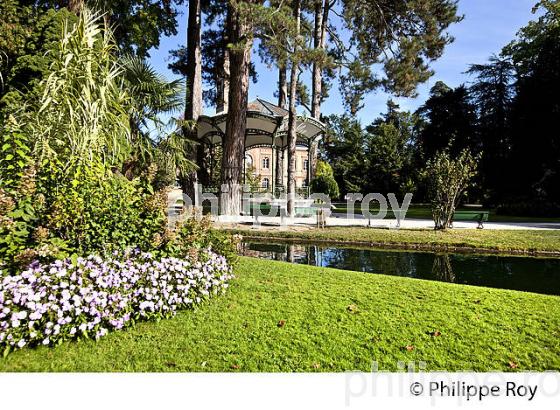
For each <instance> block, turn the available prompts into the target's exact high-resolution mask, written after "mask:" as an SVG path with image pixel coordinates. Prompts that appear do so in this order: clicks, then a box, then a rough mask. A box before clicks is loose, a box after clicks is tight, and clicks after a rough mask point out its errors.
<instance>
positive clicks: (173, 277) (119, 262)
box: [0, 250, 233, 354]
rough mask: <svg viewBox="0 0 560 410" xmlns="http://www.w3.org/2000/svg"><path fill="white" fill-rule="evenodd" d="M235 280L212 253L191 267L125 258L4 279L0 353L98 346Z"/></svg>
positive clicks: (135, 254) (37, 268)
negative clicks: (80, 341) (112, 334)
mask: <svg viewBox="0 0 560 410" xmlns="http://www.w3.org/2000/svg"><path fill="white" fill-rule="evenodd" d="M0 274H1V272H0ZM232 277H233V275H232V270H231V267H230V265H229V264H228V263H227V261H226V259H225V258H224V257H223V256H220V255H218V254H216V253H213V252H212V251H210V250H208V251H205V252H204V253H201V254H199V255H197V257H196V259H193V260H184V259H177V258H162V259H160V260H157V259H154V257H153V255H152V254H150V253H141V252H139V251H127V252H125V253H117V252H115V253H114V254H113V255H112V256H111V257H110V258H105V259H103V258H101V257H99V256H89V257H87V258H77V259H76V260H75V261H72V260H70V259H66V260H57V261H55V262H54V263H51V264H48V265H40V264H38V263H35V264H34V265H31V266H30V267H29V268H28V269H27V270H25V271H23V272H22V273H21V274H18V275H14V276H9V275H4V276H2V275H0V346H1V347H3V349H4V354H7V353H8V352H9V351H10V350H12V349H17V348H22V347H24V346H27V345H38V344H42V345H47V346H49V345H54V344H57V343H60V342H62V341H65V340H70V339H76V338H79V337H85V338H94V339H98V338H100V337H102V336H105V335H106V334H107V332H109V331H110V330H112V329H122V328H124V327H127V326H130V325H132V324H134V322H136V321H139V320H157V319H160V318H168V317H171V316H173V315H174V314H175V313H176V312H177V310H179V309H183V308H188V307H192V306H194V305H196V304H198V303H200V302H201V301H202V300H204V299H206V298H207V297H209V296H211V295H213V294H218V293H220V292H223V291H225V289H226V288H227V286H228V281H229V280H230V279H231V278H232Z"/></svg>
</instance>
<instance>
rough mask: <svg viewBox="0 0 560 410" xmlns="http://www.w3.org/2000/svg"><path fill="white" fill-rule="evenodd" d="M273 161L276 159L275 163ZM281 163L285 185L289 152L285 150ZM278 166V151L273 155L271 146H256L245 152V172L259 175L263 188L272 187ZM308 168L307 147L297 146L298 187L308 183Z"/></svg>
mask: <svg viewBox="0 0 560 410" xmlns="http://www.w3.org/2000/svg"><path fill="white" fill-rule="evenodd" d="M280 155H282V154H280ZM272 161H275V162H274V164H273V163H272ZM280 163H281V165H282V185H283V186H284V187H285V186H287V184H288V154H287V152H284V161H282V160H280ZM276 167H277V162H276V153H274V156H273V155H272V148H271V147H255V148H250V149H248V150H247V151H246V152H245V172H253V174H254V175H256V176H257V177H259V178H260V185H261V188H271V187H272V180H273V178H275V175H276ZM308 168H309V160H308V155H307V148H306V147H302V146H298V147H296V187H303V186H307V185H308V182H307V172H308ZM273 173H274V174H273Z"/></svg>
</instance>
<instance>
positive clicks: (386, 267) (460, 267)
mask: <svg viewBox="0 0 560 410" xmlns="http://www.w3.org/2000/svg"><path fill="white" fill-rule="evenodd" d="M242 253H243V254H244V255H246V256H254V257H258V258H266V259H273V260H279V261H286V262H291V263H298V264H305V265H313V266H323V267H331V268H338V269H346V270H354V271H361V272H370V273H380V274H386V275H396V276H408V277H413V278H419V279H429V280H437V281H443V282H450V283H462V284H468V285H476V286H488V287H495V288H503V289H516V290H524V291H529V292H537V293H546V294H554V295H560V259H539V258H529V257H504V256H481V255H471V254H440V253H438V254H434V253H420V252H405V251H383V250H373V249H359V248H339V247H331V246H328V247H325V246H318V245H307V244H306V245H302V244H293V243H286V244H282V243H274V244H273V243H255V242H250V243H244V244H243V246H242Z"/></svg>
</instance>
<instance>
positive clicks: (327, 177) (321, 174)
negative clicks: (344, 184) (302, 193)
mask: <svg viewBox="0 0 560 410" xmlns="http://www.w3.org/2000/svg"><path fill="white" fill-rule="evenodd" d="M311 192H313V193H320V194H325V195H328V196H329V198H331V199H336V198H338V197H339V196H340V190H339V189H338V184H337V182H336V180H335V179H334V175H333V170H332V168H331V166H330V165H329V164H328V163H326V162H324V161H317V171H316V176H315V178H313V179H312V180H311Z"/></svg>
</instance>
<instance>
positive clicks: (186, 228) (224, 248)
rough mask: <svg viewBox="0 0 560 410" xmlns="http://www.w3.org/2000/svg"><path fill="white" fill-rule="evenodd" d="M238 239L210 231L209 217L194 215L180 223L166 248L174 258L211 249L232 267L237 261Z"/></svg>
mask: <svg viewBox="0 0 560 410" xmlns="http://www.w3.org/2000/svg"><path fill="white" fill-rule="evenodd" d="M239 241H240V237H239V236H238V235H231V234H229V233H226V232H223V231H218V230H216V229H212V221H211V220H210V217H209V216H204V217H202V219H200V220H199V219H198V218H196V217H195V216H194V215H193V216H191V217H188V218H186V219H185V220H184V221H182V222H181V223H180V225H179V227H178V228H177V231H176V236H175V237H174V239H173V242H172V244H170V246H169V247H168V252H169V254H171V255H173V256H176V257H183V256H186V255H190V256H191V257H193V256H195V255H196V254H197V253H198V252H199V251H200V250H204V249H208V248H210V249H212V251H214V252H216V253H218V254H220V255H223V256H224V257H225V258H226V260H227V261H228V263H229V264H230V265H232V266H234V265H235V264H236V262H237V259H238V253H237V248H238V245H239Z"/></svg>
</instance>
